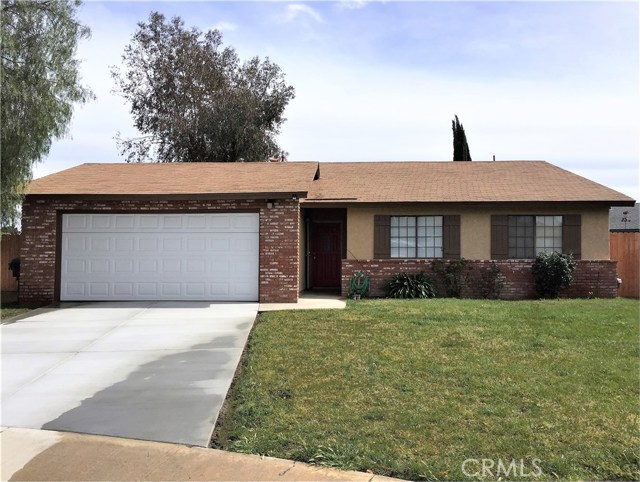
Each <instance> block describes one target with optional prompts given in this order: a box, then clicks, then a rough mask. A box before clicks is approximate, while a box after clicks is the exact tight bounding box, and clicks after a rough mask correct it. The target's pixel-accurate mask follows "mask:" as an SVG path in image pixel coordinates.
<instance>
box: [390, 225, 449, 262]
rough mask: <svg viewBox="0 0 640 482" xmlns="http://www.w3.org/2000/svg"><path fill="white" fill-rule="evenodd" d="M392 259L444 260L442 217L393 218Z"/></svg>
mask: <svg viewBox="0 0 640 482" xmlns="http://www.w3.org/2000/svg"><path fill="white" fill-rule="evenodd" d="M390 221H391V240H390V241H391V253H390V254H391V257H392V258H442V216H391V220H390Z"/></svg>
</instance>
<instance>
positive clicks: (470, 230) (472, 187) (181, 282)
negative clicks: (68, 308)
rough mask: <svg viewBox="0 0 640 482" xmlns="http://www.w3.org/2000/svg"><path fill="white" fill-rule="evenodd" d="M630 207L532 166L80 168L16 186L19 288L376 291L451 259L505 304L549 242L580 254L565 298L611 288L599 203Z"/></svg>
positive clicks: (66, 293) (123, 292)
mask: <svg viewBox="0 0 640 482" xmlns="http://www.w3.org/2000/svg"><path fill="white" fill-rule="evenodd" d="M633 204H634V200H633V199H631V198H629V197H627V196H625V195H623V194H621V193H619V192H616V191H614V190H612V189H609V188H607V187H605V186H602V185H600V184H597V183H595V182H592V181H590V180H588V179H585V178H583V177H580V176H578V175H576V174H573V173H571V172H568V171H565V170H563V169H561V168H559V167H556V166H554V165H552V164H549V163H547V162H541V161H498V162H476V161H474V162H344V163H323V162H320V163H317V162H282V163H167V164H162V163H158V164H155V163H154V164H125V163H120V164H83V165H80V166H77V167H74V168H71V169H68V170H65V171H62V172H59V173H56V174H52V175H49V176H46V177H43V178H40V179H37V180H35V181H33V182H32V183H31V184H30V186H29V190H28V194H27V196H26V198H25V200H24V204H23V209H22V230H23V245H22V251H21V258H22V273H21V279H20V296H21V300H22V301H23V302H25V303H42V304H44V303H50V302H54V301H79V300H243V301H244V300H247V301H250V300H253V301H257V300H259V301H262V302H295V301H296V300H297V299H298V296H299V293H300V292H301V291H304V290H307V289H333V290H336V291H340V292H342V294H343V295H347V294H348V289H349V281H350V279H351V277H352V276H353V275H354V273H356V272H357V271H362V272H364V273H365V274H366V275H367V276H369V278H370V280H371V295H373V296H377V295H381V294H382V293H383V291H382V289H383V285H384V282H385V281H386V280H387V279H388V278H389V277H390V276H391V275H393V274H396V273H399V272H406V271H423V270H424V271H427V272H428V271H430V269H431V264H432V261H433V260H434V259H443V260H449V259H457V258H460V257H464V258H466V259H468V260H471V264H470V267H471V268H472V269H477V268H478V267H481V266H486V265H487V264H488V263H489V260H495V262H497V263H498V265H499V267H500V269H501V272H502V275H501V276H502V277H503V280H504V282H505V287H504V290H503V292H502V297H504V298H510V299H518V298H528V297H534V296H535V292H534V290H533V282H532V276H531V263H532V258H534V257H535V255H536V253H537V252H539V251H553V250H557V251H562V252H566V253H568V252H571V253H573V255H574V256H575V258H576V259H578V260H579V261H578V264H577V269H576V272H575V275H574V277H575V282H574V285H573V286H572V287H571V288H570V289H569V290H568V291H567V293H566V294H567V295H568V296H601V297H613V296H615V295H616V264H615V261H611V260H610V258H609V208H610V207H611V206H612V205H617V206H632V205H633ZM474 285H475V284H474V283H473V282H472V283H469V286H468V287H467V293H466V294H468V295H469V296H473V295H474V289H475V288H474Z"/></svg>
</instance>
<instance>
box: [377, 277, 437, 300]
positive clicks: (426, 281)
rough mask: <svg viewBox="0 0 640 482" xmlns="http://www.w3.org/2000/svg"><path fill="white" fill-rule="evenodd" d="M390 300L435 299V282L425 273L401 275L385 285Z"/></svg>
mask: <svg viewBox="0 0 640 482" xmlns="http://www.w3.org/2000/svg"><path fill="white" fill-rule="evenodd" d="M385 290H386V292H387V297H389V298H433V297H434V296H435V295H436V289H435V288H434V286H433V280H432V279H431V278H430V277H429V276H427V275H426V274H424V273H400V274H396V275H394V276H393V277H392V278H391V279H390V280H389V282H387V284H386V285H385Z"/></svg>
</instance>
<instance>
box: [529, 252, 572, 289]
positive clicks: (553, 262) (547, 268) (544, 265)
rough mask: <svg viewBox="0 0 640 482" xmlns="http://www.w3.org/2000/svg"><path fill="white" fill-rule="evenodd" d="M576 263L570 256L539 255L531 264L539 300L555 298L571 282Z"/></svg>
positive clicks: (558, 254)
mask: <svg viewBox="0 0 640 482" xmlns="http://www.w3.org/2000/svg"><path fill="white" fill-rule="evenodd" d="M575 267H576V262H575V261H574V260H573V256H572V255H571V254H561V253H556V252H553V253H540V254H538V257H537V258H536V260H535V262H534V263H533V267H532V270H533V277H534V279H535V284H536V291H537V293H538V295H539V296H540V297H541V298H557V297H558V293H560V290H561V289H562V288H568V287H569V286H571V282H572V281H573V270H574V269H575Z"/></svg>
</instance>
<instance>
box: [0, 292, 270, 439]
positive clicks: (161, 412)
mask: <svg viewBox="0 0 640 482" xmlns="http://www.w3.org/2000/svg"><path fill="white" fill-rule="evenodd" d="M257 310H258V304H257V303H213V304H212V303H207V302H113V303H105V302H101V303H83V304H78V305H75V306H70V307H67V308H63V309H58V310H54V311H51V312H48V313H42V314H38V315H35V316H32V317H29V318H25V319H22V320H19V321H17V322H15V323H13V324H8V325H3V326H2V328H1V330H2V420H1V424H2V425H3V426H5V427H23V428H38V429H40V428H42V429H48V430H59V431H70V432H80V433H91V434H99V435H114V436H119V437H126V438H134V439H143V440H155V441H162V442H178V443H185V444H192V445H200V446H206V445H207V444H208V443H209V437H210V435H211V431H212V429H213V426H214V424H215V421H216V418H217V416H218V412H219V411H220V407H221V406H222V403H223V401H224V398H225V396H226V393H227V391H228V389H229V386H230V384H231V381H232V379H233V375H234V372H235V369H236V367H237V365H238V362H239V360H240V356H241V354H242V350H243V348H244V345H245V343H246V340H247V337H248V335H249V332H250V330H251V327H252V325H253V322H254V320H255V317H256V314H257Z"/></svg>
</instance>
